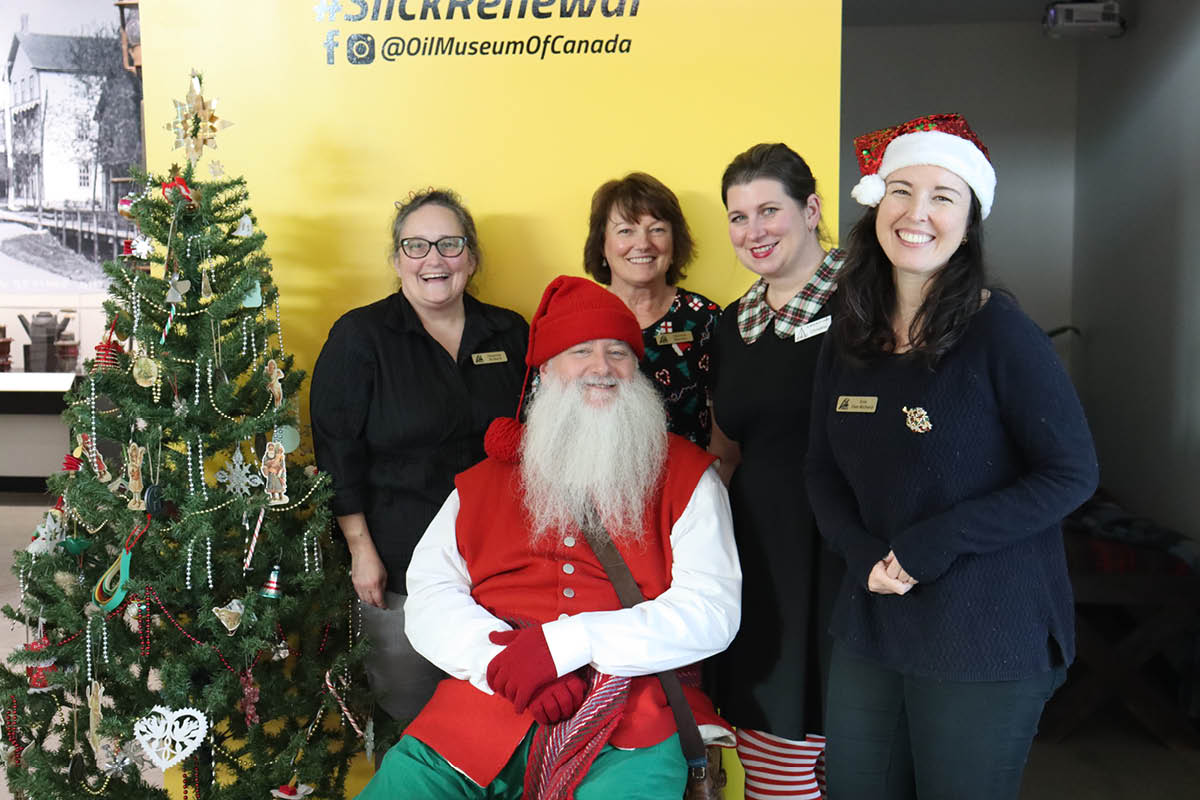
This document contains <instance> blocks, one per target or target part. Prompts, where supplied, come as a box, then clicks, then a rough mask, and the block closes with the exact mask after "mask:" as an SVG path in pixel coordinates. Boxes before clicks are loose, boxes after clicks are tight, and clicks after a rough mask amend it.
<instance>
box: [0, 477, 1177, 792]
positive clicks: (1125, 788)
mask: <svg viewBox="0 0 1200 800" xmlns="http://www.w3.org/2000/svg"><path fill="white" fill-rule="evenodd" d="M48 507H49V500H48V499H47V498H44V497H41V496H38V495H14V494H0V553H2V554H3V555H2V556H0V558H3V559H4V562H5V564H6V566H7V564H9V563H11V559H10V556H9V554H10V553H11V552H12V550H13V549H15V548H18V547H21V548H23V547H24V546H25V545H26V544H28V542H29V537H30V535H31V534H32V532H33V529H34V527H36V525H37V523H38V521H39V520H40V519H41V517H42V515H43V514H44V513H45V510H46V508H48ZM17 594H18V590H17V578H16V576H14V575H13V574H12V573H11V572H10V571H9V570H8V569H7V568H5V569H2V570H0V605H2V604H3V603H15V602H16V599H17ZM24 642H25V633H24V629H23V627H21V626H17V627H16V628H15V629H13V628H11V627H10V625H9V624H6V623H4V622H3V621H0V652H3V653H8V652H10V651H11V650H13V649H14V648H15V647H19V646H21V645H22V644H24ZM1195 755H1196V758H1193V759H1187V758H1184V757H1183V756H1181V755H1179V754H1177V753H1174V752H1172V751H1171V750H1168V749H1167V748H1166V747H1163V746H1162V745H1160V744H1158V743H1157V742H1156V741H1154V740H1153V739H1151V738H1150V737H1149V736H1148V735H1147V734H1145V733H1144V732H1143V731H1142V730H1141V728H1139V727H1138V725H1137V724H1136V723H1135V722H1134V721H1133V720H1131V719H1129V717H1128V716H1127V715H1126V714H1125V713H1124V712H1122V711H1121V710H1120V709H1117V708H1113V709H1110V710H1108V711H1107V712H1105V713H1103V714H1100V715H1097V717H1096V718H1095V719H1094V720H1091V721H1089V723H1088V724H1087V725H1086V726H1085V727H1084V728H1083V729H1081V730H1080V731H1078V732H1076V733H1075V734H1073V735H1071V736H1070V737H1068V738H1067V739H1066V740H1065V741H1063V742H1058V743H1053V742H1042V741H1038V742H1035V743H1034V747H1033V754H1032V755H1031V756H1030V759H1029V766H1028V768H1027V769H1026V772H1025V788H1024V791H1023V792H1022V793H1021V800H1051V798H1053V800H1064V799H1066V800H1074V798H1080V800H1084V799H1085V798H1086V800H1110V798H1111V800H1175V798H1179V799H1180V800H1195V798H1200V753H1198V754H1195ZM0 800H9V794H8V791H7V788H6V787H5V786H3V781H2V780H0ZM729 800H732V798H730V799H729ZM963 800H970V799H969V798H963Z"/></svg>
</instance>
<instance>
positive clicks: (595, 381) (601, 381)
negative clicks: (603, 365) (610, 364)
mask: <svg viewBox="0 0 1200 800" xmlns="http://www.w3.org/2000/svg"><path fill="white" fill-rule="evenodd" d="M618 383H619V381H618V380H617V379H616V378H611V377H609V378H600V377H597V378H580V379H579V385H580V386H599V387H602V388H605V389H611V388H612V387H613V386H616V385H617V384H618Z"/></svg>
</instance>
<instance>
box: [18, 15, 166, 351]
mask: <svg viewBox="0 0 1200 800" xmlns="http://www.w3.org/2000/svg"><path fill="white" fill-rule="evenodd" d="M0 42H3V44H4V53H5V60H4V65H3V70H2V72H0V108H2V109H3V115H4V123H3V125H4V127H3V132H2V135H0V151H2V156H0V373H72V372H74V373H78V372H81V371H82V369H83V362H84V361H85V360H86V359H89V358H91V357H92V356H93V354H94V348H95V345H96V343H98V342H99V341H100V340H101V338H102V337H103V335H104V331H103V327H104V326H103V322H104V313H103V308H102V307H101V302H102V300H103V298H104V296H105V289H106V287H107V285H108V278H107V277H106V276H105V274H104V271H103V269H102V267H101V264H102V263H103V262H104V261H105V260H108V259H114V258H117V257H119V256H120V254H121V253H122V251H123V249H124V248H125V242H126V240H127V239H130V238H131V237H132V235H133V234H132V229H133V224H132V222H131V221H130V220H128V219H126V218H123V217H122V216H121V215H120V214H119V213H118V209H117V207H118V201H119V200H120V198H121V197H122V196H124V195H125V194H126V193H127V192H128V191H129V186H130V178H129V170H130V167H131V166H138V165H140V164H142V163H143V162H144V159H145V155H144V147H143V142H144V132H143V123H142V116H141V96H142V87H141V56H140V31H139V25H138V10H137V2H136V1H134V2H128V1H123V2H115V3H114V2H112V0H54V2H38V0H4V2H2V3H0Z"/></svg>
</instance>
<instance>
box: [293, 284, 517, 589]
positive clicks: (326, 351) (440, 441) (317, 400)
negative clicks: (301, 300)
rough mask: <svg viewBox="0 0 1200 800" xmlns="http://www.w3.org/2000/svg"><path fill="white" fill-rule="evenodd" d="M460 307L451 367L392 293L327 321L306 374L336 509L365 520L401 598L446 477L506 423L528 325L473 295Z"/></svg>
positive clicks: (468, 462) (320, 457)
mask: <svg viewBox="0 0 1200 800" xmlns="http://www.w3.org/2000/svg"><path fill="white" fill-rule="evenodd" d="M463 304H464V306H465V309H466V322H465V324H464V327H463V335H462V343H461V344H460V346H459V351H458V361H457V363H456V362H455V361H454V360H453V359H451V358H450V354H449V353H447V352H446V350H445V348H443V347H442V346H441V345H440V344H439V343H438V342H437V341H436V340H435V339H434V338H433V337H432V336H430V335H429V334H428V333H427V332H426V331H425V328H424V327H423V326H422V325H421V321H420V319H419V318H418V317H417V313H416V311H414V310H413V308H412V306H411V305H410V304H409V302H408V300H407V299H406V298H405V297H404V295H403V294H401V293H399V292H397V293H396V294H393V295H391V296H390V297H386V298H384V299H383V300H380V301H378V302H376V303H372V304H371V305H369V306H363V307H362V308H356V309H354V310H353V311H350V312H348V313H346V314H345V315H344V316H343V317H342V318H341V319H339V320H338V321H337V322H335V323H334V325H333V328H332V329H330V331H329V338H328V340H327V341H326V342H325V346H324V347H322V348H321V354H320V356H318V358H317V363H316V366H315V367H314V368H313V377H312V390H311V395H310V401H309V409H310V413H311V417H312V426H313V442H314V445H315V447H316V456H317V465H318V467H320V469H322V470H324V471H327V472H329V473H330V474H331V475H332V476H333V481H334V498H333V511H334V513H335V514H336V515H338V516H345V515H349V514H357V513H360V512H361V513H362V514H363V515H364V516H365V517H366V521H367V529H368V530H369V531H370V533H371V539H372V540H373V541H374V543H375V549H376V550H377V551H378V552H379V557H380V559H382V561H383V564H384V566H385V567H386V568H387V571H388V584H387V588H388V590H390V591H393V592H400V593H405V587H404V573H405V571H406V570H407V569H408V562H409V560H410V559H411V557H412V551H413V548H414V547H415V546H416V544H417V541H418V540H420V538H421V534H423V533H424V532H425V528H426V527H427V526H428V525H429V522H430V521H431V520H432V519H433V517H434V515H435V514H436V513H437V511H438V509H439V508H441V505H442V503H443V502H445V500H446V497H447V496H449V494H450V492H451V491H452V490H453V488H454V476H455V475H457V474H458V473H459V472H461V471H463V470H465V469H467V468H468V467H471V466H473V465H474V464H476V463H478V462H479V461H482V460H483V457H484V452H483V435H484V433H485V432H486V431H487V427H488V425H489V424H491V422H492V420H493V419H495V418H496V417H500V416H512V415H513V414H514V413H515V412H516V407H517V400H518V398H519V395H520V392H521V382H522V380H523V378H524V375H525V348H526V346H527V344H528V341H529V326H528V325H527V324H526V322H525V320H524V319H522V318H521V316H520V315H519V314H517V313H516V312H514V311H509V310H508V309H504V308H499V307H497V306H492V305H488V304H486V303H481V302H480V301H478V300H476V299H475V298H473V297H471V296H470V295H465V296H464V297H463ZM497 353H503V354H504V358H505V360H499V359H500V356H497V355H495V354H497ZM472 356H476V358H472ZM477 362H480V363H477Z"/></svg>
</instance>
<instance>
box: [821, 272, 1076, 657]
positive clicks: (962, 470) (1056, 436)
mask: <svg viewBox="0 0 1200 800" xmlns="http://www.w3.org/2000/svg"><path fill="white" fill-rule="evenodd" d="M844 396H851V397H859V398H862V397H867V398H876V408H875V411H874V412H871V413H852V412H847V411H838V410H837V405H838V399H839V398H840V397H844ZM905 407H907V408H908V409H909V410H910V411H912V410H914V409H917V408H920V409H924V411H925V412H926V414H927V415H928V420H929V423H930V424H931V428H930V429H929V430H928V431H927V432H925V433H918V432H916V431H915V430H913V429H912V428H911V427H910V426H909V424H908V418H907V416H906V414H905V412H904V411H903V409H904V408H905ZM915 427H918V428H919V427H920V426H915ZM806 471H807V479H808V491H809V497H810V499H811V502H812V507H813V510H814V511H815V512H816V516H817V523H818V526H819V527H820V529H821V533H822V535H824V536H825V537H826V538H827V539H828V540H829V541H830V542H831V543H832V544H833V545H834V547H835V548H836V549H837V550H839V551H840V552H841V553H842V554H843V555H844V556H845V558H846V563H847V566H848V572H847V576H846V580H845V582H844V583H843V585H842V590H841V594H840V596H839V597H838V601H837V606H836V609H835V612H834V617H833V623H832V627H831V632H832V633H833V635H834V637H835V638H837V639H838V640H839V641H840V642H842V643H843V644H844V645H846V646H847V647H848V648H850V649H851V650H852V651H854V652H856V653H858V654H860V655H862V656H866V657H868V658H871V659H874V660H876V661H878V662H880V663H882V664H883V665H884V666H887V667H889V668H892V669H895V670H898V671H899V672H902V673H904V674H910V675H922V676H930V677H938V678H945V679H950V680H965V681H980V680H1015V679H1019V678H1025V677H1029V676H1030V675H1033V674H1035V673H1037V672H1042V671H1045V670H1047V669H1050V668H1051V667H1052V666H1053V665H1054V663H1055V662H1056V661H1059V660H1064V661H1066V662H1067V663H1069V662H1070V661H1071V660H1072V659H1073V658H1074V653H1075V635H1074V610H1073V606H1072V598H1071V584H1070V581H1069V579H1068V577H1067V567H1066V558H1065V554H1064V552H1063V542H1062V529H1061V523H1062V519H1063V517H1064V516H1066V515H1067V514H1068V513H1070V512H1071V511H1072V510H1074V509H1075V508H1076V507H1077V506H1079V505H1080V504H1081V503H1082V502H1083V501H1084V500H1086V499H1087V498H1088V497H1089V496H1090V495H1091V493H1092V492H1093V491H1094V489H1095V487H1096V482H1097V479H1098V475H1099V469H1098V465H1097V463H1096V452H1095V449H1094V446H1093V444H1092V437H1091V434H1090V432H1089V431H1088V427H1087V421H1086V419H1085V418H1084V415H1083V409H1082V407H1081V406H1080V404H1079V399H1078V397H1077V396H1076V394H1075V390H1074V388H1073V387H1072V385H1071V381H1070V379H1069V378H1068V377H1067V374H1066V372H1065V371H1064V370H1063V367H1062V364H1061V363H1060V361H1059V359H1058V356H1057V355H1056V354H1055V352H1054V349H1053V347H1052V346H1051V344H1050V340H1049V339H1048V338H1047V337H1046V335H1045V334H1044V333H1043V332H1042V331H1041V330H1040V329H1039V328H1038V327H1037V326H1036V325H1035V324H1034V323H1033V321H1032V320H1030V319H1029V317H1027V316H1026V315H1025V313H1024V312H1022V311H1021V309H1020V308H1019V307H1018V306H1017V303H1016V301H1015V300H1013V299H1012V298H1011V297H1009V296H1007V295H1005V294H1001V293H998V292H997V293H993V294H992V295H991V298H990V299H989V301H988V302H987V303H986V304H985V305H984V307H983V308H982V309H981V310H980V311H979V312H978V313H977V314H976V315H975V316H974V317H973V318H972V319H971V321H970V323H969V324H968V327H967V330H966V331H965V333H964V335H963V338H962V340H961V341H960V342H959V343H958V345H956V347H955V348H954V349H953V350H952V351H951V352H950V353H948V354H947V355H946V356H945V357H943V359H942V360H941V361H940V362H939V364H938V365H937V367H936V368H935V369H934V370H930V369H929V368H928V367H926V366H924V365H923V364H921V363H919V362H917V361H916V360H914V359H911V358H906V357H903V356H885V357H881V358H878V359H875V360H874V361H873V362H871V363H869V364H867V365H866V366H855V365H852V364H850V363H849V362H848V361H846V360H845V359H844V358H841V357H840V356H838V355H837V353H836V350H835V348H834V347H833V343H832V341H831V340H827V341H826V342H825V343H824V347H823V349H822V352H821V356H820V360H819V361H818V364H817V372H816V379H815V384H814V390H813V414H812V432H811V436H810V441H809V452H808V457H807V461H806ZM888 550H894V551H895V553H896V558H897V559H898V560H899V562H900V565H901V566H902V567H903V568H904V569H905V570H906V571H907V572H908V573H909V574H911V575H912V576H913V577H914V578H916V579H917V580H918V581H919V583H918V584H917V585H916V586H915V587H913V589H912V590H911V591H909V592H908V593H907V594H905V595H902V596H899V595H881V594H876V593H874V592H870V591H868V590H867V586H866V583H867V576H868V575H869V574H870V571H871V567H872V566H873V565H874V564H875V562H877V561H879V560H880V559H881V558H883V557H884V556H885V555H886V554H887V552H888Z"/></svg>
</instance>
